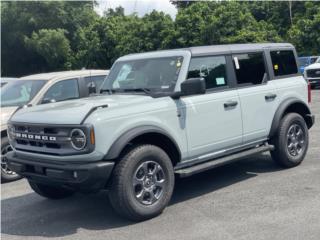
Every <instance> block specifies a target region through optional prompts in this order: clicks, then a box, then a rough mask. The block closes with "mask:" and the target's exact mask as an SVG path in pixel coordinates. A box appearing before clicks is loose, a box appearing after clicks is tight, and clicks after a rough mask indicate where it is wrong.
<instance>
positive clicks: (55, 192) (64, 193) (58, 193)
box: [29, 181, 74, 199]
mask: <svg viewBox="0 0 320 240" xmlns="http://www.w3.org/2000/svg"><path fill="white" fill-rule="evenodd" d="M29 185H30V187H31V188H32V190H33V191H35V192H36V193H38V194H39V195H40V196H42V197H45V198H49V199H63V198H66V197H69V196H71V195H73V194H74V191H72V190H69V189H66V188H62V187H55V186H50V185H46V184H41V183H37V182H33V181H29Z"/></svg>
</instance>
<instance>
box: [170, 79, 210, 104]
mask: <svg viewBox="0 0 320 240" xmlns="http://www.w3.org/2000/svg"><path fill="white" fill-rule="evenodd" d="M180 89H181V91H180V92H175V93H173V95H172V96H171V97H172V98H173V99H177V98H180V97H182V96H189V95H196V94H204V93H206V82H205V80H204V78H188V79H187V80H186V81H184V82H182V83H181V86H180Z"/></svg>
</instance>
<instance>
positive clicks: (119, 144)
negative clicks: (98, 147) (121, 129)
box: [104, 125, 181, 159]
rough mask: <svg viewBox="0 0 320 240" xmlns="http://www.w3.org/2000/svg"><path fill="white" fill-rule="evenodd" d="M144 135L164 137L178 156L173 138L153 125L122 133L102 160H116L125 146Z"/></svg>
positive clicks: (177, 146) (177, 147) (176, 145)
mask: <svg viewBox="0 0 320 240" xmlns="http://www.w3.org/2000/svg"><path fill="white" fill-rule="evenodd" d="M146 133H158V134H161V135H164V136H165V137H167V138H168V139H170V140H171V142H172V143H173V144H174V146H175V148H176V149H177V150H178V152H179V154H180V156H181V152H180V148H179V145H178V144H177V142H176V141H175V140H174V138H173V137H172V136H171V135H170V134H169V133H168V132H167V131H165V130H163V129H162V128H160V127H157V126H153V125H145V126H140V127H135V128H133V129H130V130H128V131H127V132H125V133H123V134H122V135H121V136H120V137H118V138H117V140H116V141H114V143H113V144H112V145H111V147H110V148H109V150H108V152H107V154H106V155H105V157H104V159H116V158H117V157H119V155H120V154H121V151H122V150H123V149H124V148H125V146H126V145H127V144H128V143H129V142H130V141H132V140H133V139H134V138H136V137H138V136H141V135H143V134H146Z"/></svg>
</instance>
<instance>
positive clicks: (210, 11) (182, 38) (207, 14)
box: [175, 2, 281, 46]
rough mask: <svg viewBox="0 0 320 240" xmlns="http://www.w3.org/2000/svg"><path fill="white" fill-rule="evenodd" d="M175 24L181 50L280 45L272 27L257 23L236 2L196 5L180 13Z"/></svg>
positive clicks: (279, 39)
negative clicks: (230, 45) (202, 46)
mask: <svg viewBox="0 0 320 240" xmlns="http://www.w3.org/2000/svg"><path fill="white" fill-rule="evenodd" d="M175 23H176V29H177V30H176V31H177V32H178V42H179V44H180V45H181V46H190V45H191V46H193V45H204V44H223V43H246V42H271V41H272V42H278V41H281V38H280V37H279V35H278V33H277V31H276V30H275V29H274V27H273V26H272V24H269V23H267V22H265V21H260V22H258V21H257V20H256V19H255V18H254V17H253V15H252V14H251V12H250V11H249V10H248V8H246V7H245V5H243V4H242V3H239V2H222V3H220V2H219V3H218V2H197V3H194V4H192V5H191V6H190V7H188V8H185V9H181V10H180V11H179V13H178V15H177V17H176V22H175ZM190 29H192V30H190Z"/></svg>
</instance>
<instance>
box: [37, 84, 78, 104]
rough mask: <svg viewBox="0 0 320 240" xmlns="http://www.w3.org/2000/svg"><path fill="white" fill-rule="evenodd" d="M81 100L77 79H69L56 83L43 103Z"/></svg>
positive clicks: (47, 93)
mask: <svg viewBox="0 0 320 240" xmlns="http://www.w3.org/2000/svg"><path fill="white" fill-rule="evenodd" d="M75 98H79V87H78V80H77V79H69V80H64V81H60V82H57V83H55V84H54V85H53V86H52V87H50V88H49V90H48V91H47V92H46V94H45V95H44V97H43V101H56V102H60V101H64V100H68V99H75Z"/></svg>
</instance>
